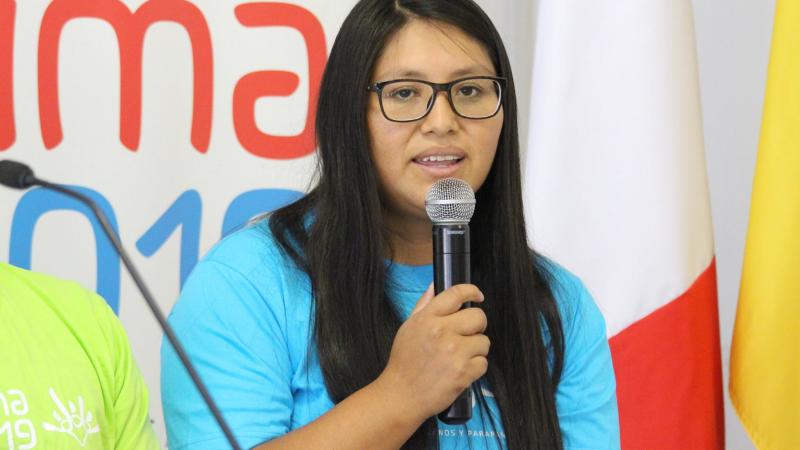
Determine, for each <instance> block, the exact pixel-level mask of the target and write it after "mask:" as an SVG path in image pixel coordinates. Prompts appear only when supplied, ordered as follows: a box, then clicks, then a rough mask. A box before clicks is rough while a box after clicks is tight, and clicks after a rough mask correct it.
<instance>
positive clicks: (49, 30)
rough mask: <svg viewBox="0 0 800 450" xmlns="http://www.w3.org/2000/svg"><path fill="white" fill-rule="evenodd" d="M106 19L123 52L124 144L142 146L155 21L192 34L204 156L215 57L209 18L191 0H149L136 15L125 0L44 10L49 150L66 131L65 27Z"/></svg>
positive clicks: (66, 0) (196, 135) (74, 2)
mask: <svg viewBox="0 0 800 450" xmlns="http://www.w3.org/2000/svg"><path fill="white" fill-rule="evenodd" d="M80 17H92V18H98V19H102V20H104V21H106V22H107V23H108V24H109V25H111V26H112V27H113V28H114V32H115V33H116V35H117V41H118V45H119V54H120V140H121V141H122V144H123V145H124V146H125V147H127V148H128V149H130V150H133V151H136V149H138V148H139V139H140V136H141V125H142V52H143V46H144V36H145V33H146V32H147V29H148V28H149V27H150V25H152V24H153V23H155V22H159V21H166V22H175V23H177V24H179V25H182V26H183V28H184V29H185V30H186V32H187V33H188V35H189V40H190V42H191V46H192V58H193V62H194V100H193V111H192V137H191V139H192V145H193V146H194V148H196V149H197V150H198V151H200V152H201V153H205V152H206V151H207V150H208V144H209V140H210V138H211V113H212V97H213V88H214V87H213V57H212V50H211V35H210V33H209V30H208V24H207V23H206V20H205V17H203V14H202V13H201V12H200V10H198V9H197V7H196V6H194V5H193V4H191V3H189V2H188V1H186V0H148V1H147V2H145V3H144V4H143V5H142V6H140V7H139V9H137V10H136V13H131V11H130V10H129V9H128V7H127V6H125V4H123V3H122V2H121V1H120V0H53V2H52V3H50V6H48V7H47V10H46V11H45V14H44V18H43V19H42V25H41V31H40V34H39V117H40V121H41V127H42V139H43V140H44V145H45V147H47V148H48V149H52V148H54V147H55V146H57V145H58V144H59V143H61V140H62V139H63V133H62V129H61V116H60V111H59V97H58V49H59V42H60V39H61V31H62V30H63V28H64V25H65V24H66V23H67V22H68V21H70V20H72V19H75V18H80Z"/></svg>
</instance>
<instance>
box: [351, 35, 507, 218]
mask: <svg viewBox="0 0 800 450" xmlns="http://www.w3.org/2000/svg"><path fill="white" fill-rule="evenodd" d="M495 75H496V73H495V70H494V67H493V65H492V62H491V60H490V58H489V55H488V53H487V52H486V50H485V49H484V48H483V46H482V45H481V44H480V43H479V42H478V41H476V40H475V39H473V38H471V37H470V36H468V35H467V34H465V33H464V32H462V31H461V30H460V29H458V28H455V27H453V26H450V25H444V24H441V23H430V22H424V21H420V20H412V21H411V22H409V23H408V24H407V25H406V26H405V27H404V28H402V29H401V30H400V31H398V32H397V33H396V34H395V35H394V36H393V37H391V38H390V39H389V41H388V42H387V44H386V47H385V48H384V49H383V53H382V54H381V56H380V58H379V59H378V61H377V62H376V65H375V71H374V73H373V77H372V81H373V82H376V83H377V82H383V81H389V80H395V79H399V78H413V79H420V80H425V81H431V82H434V83H447V82H450V81H453V80H456V79H460V78H465V77H470V76H495ZM437 95H438V97H437V99H436V102H435V104H434V107H433V109H432V110H431V112H430V113H429V114H428V115H427V116H425V117H424V118H423V119H420V120H418V121H415V122H408V123H398V122H392V121H389V120H387V119H386V118H385V117H384V115H383V113H382V112H381V107H380V103H379V99H378V95H376V94H371V96H370V97H371V98H370V101H369V107H368V114H367V127H368V130H369V136H370V143H371V153H372V158H373V161H374V164H375V167H376V169H377V173H378V177H379V179H380V184H381V190H382V196H383V199H384V208H385V209H386V210H387V213H388V214H389V217H387V219H388V220H389V221H391V220H392V218H402V219H401V220H403V219H406V220H407V219H424V220H427V215H426V214H425V194H426V192H427V191H428V189H429V188H430V186H431V185H432V184H433V183H434V182H435V181H436V180H438V179H441V178H447V177H455V178H460V179H462V180H464V181H466V182H468V183H469V184H470V186H472V189H473V190H475V191H477V190H478V188H479V187H480V186H481V185H482V184H483V182H484V180H485V179H486V176H487V175H488V173H489V169H490V168H491V166H492V161H493V160H494V155H495V153H496V151H497V142H498V140H499V138H500V131H501V129H502V126H503V111H502V109H501V110H500V112H499V113H498V114H497V115H496V116H494V117H492V118H489V119H481V120H472V119H465V118H462V117H460V116H458V115H456V113H455V112H454V111H453V109H452V107H451V106H450V103H449V102H448V101H447V94H446V93H444V92H439V93H438V94H437Z"/></svg>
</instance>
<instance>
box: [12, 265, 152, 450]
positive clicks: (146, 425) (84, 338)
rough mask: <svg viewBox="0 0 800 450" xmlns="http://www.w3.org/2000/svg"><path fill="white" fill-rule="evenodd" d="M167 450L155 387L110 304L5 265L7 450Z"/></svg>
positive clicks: (70, 286) (73, 287)
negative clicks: (154, 417)
mask: <svg viewBox="0 0 800 450" xmlns="http://www.w3.org/2000/svg"><path fill="white" fill-rule="evenodd" d="M158 448H159V444H158V440H157V439H156V436H155V434H154V432H153V429H152V427H151V425H150V421H149V414H148V397H147V388H146V386H145V384H144V380H143V378H142V375H141V373H140V372H139V370H138V369H137V367H136V364H135V362H134V360H133V356H132V355H131V350H130V347H129V344H128V340H127V337H126V335H125V332H124V330H123V328H122V325H121V324H120V322H119V320H118V319H117V317H116V316H115V315H114V312H113V311H112V310H111V309H110V308H109V307H108V305H107V304H106V303H105V302H104V301H103V299H102V298H100V297H99V296H97V295H96V294H94V293H92V292H89V291H87V290H85V289H83V288H81V287H80V286H79V285H77V284H75V283H71V282H67V281H62V280H58V279H55V278H52V277H48V276H45V275H41V274H37V273H34V272H29V271H26V270H22V269H18V268H16V267H14V266H11V265H8V264H4V263H0V449H2V450H4V449H14V450H27V449H47V450H61V449H91V450H94V449H97V450H112V449H114V450H128V449H130V450H134V449H135V450H138V449H144V450H150V449H158Z"/></svg>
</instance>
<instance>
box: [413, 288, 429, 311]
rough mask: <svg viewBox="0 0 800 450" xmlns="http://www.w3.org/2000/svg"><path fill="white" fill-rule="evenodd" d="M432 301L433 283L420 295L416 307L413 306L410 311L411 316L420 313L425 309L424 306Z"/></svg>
mask: <svg viewBox="0 0 800 450" xmlns="http://www.w3.org/2000/svg"><path fill="white" fill-rule="evenodd" d="M432 299H433V283H431V284H429V285H428V289H426V290H425V293H424V294H422V297H420V298H419V300H417V305H416V306H414V309H413V310H412V311H411V315H412V316H413V315H414V314H416V313H418V312H420V311H421V310H422V309H423V308H425V306H427V305H428V303H430V302H431V300H432Z"/></svg>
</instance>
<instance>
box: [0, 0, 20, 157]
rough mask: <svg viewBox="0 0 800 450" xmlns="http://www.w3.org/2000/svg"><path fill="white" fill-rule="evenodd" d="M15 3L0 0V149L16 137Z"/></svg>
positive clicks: (9, 145) (10, 0)
mask: <svg viewBox="0 0 800 450" xmlns="http://www.w3.org/2000/svg"><path fill="white" fill-rule="evenodd" d="M16 7H17V5H16V3H15V2H14V1H13V0H0V151H3V150H6V149H7V148H9V147H11V144H13V143H14V141H15V140H16V139H17V133H16V128H15V126H14V70H13V67H14V17H15V15H16Z"/></svg>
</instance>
